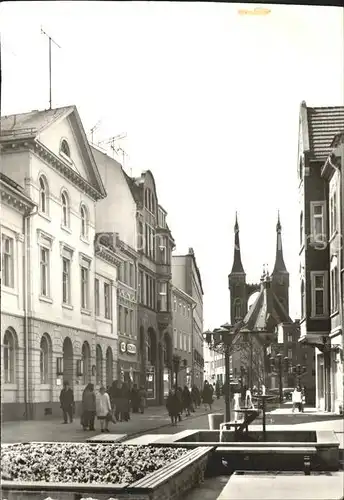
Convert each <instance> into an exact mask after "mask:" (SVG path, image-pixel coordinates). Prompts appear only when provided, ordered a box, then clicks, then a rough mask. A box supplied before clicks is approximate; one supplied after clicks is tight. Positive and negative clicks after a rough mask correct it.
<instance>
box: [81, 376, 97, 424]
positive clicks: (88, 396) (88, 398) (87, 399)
mask: <svg viewBox="0 0 344 500" xmlns="http://www.w3.org/2000/svg"><path fill="white" fill-rule="evenodd" d="M95 416H96V395H95V393H94V385H93V384H88V385H87V386H86V387H85V389H84V392H83V394H82V413H81V425H82V427H83V429H84V431H87V430H90V431H94V419H95Z"/></svg>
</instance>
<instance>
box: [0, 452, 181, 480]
mask: <svg viewBox="0 0 344 500" xmlns="http://www.w3.org/2000/svg"><path fill="white" fill-rule="evenodd" d="M186 453H187V450H186V449H185V448H165V447H163V448H160V447H159V448H158V447H150V446H125V445H112V444H89V443H25V444H15V445H11V446H6V447H5V448H2V449H1V465H2V473H1V475H2V479H4V480H9V481H13V482H15V483H20V482H31V483H34V482H45V483H65V484H66V483H79V484H107V483H110V484H127V485H130V484H132V483H135V482H136V481H138V480H139V479H141V478H143V477H145V476H146V475H147V474H150V473H152V472H155V471H157V470H159V469H161V468H162V467H164V466H165V465H167V464H169V463H171V462H173V461H174V460H176V459H178V458H180V457H182V456H183V455H185V454H186Z"/></svg>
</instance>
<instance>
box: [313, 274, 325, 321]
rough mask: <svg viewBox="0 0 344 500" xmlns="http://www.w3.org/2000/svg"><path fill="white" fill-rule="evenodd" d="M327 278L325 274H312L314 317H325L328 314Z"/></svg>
mask: <svg viewBox="0 0 344 500" xmlns="http://www.w3.org/2000/svg"><path fill="white" fill-rule="evenodd" d="M325 278H326V274H325V272H317V271H312V272H311V286H312V316H324V315H325V314H326V313H327V307H326V306H327V304H326V293H325V292H326V289H325V287H326V280H325Z"/></svg>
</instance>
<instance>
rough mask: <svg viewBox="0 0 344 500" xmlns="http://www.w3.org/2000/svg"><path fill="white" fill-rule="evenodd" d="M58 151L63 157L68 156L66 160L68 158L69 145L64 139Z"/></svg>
mask: <svg viewBox="0 0 344 500" xmlns="http://www.w3.org/2000/svg"><path fill="white" fill-rule="evenodd" d="M60 151H61V153H63V154H64V155H66V156H68V158H70V149H69V145H68V142H67V141H66V139H63V140H62V142H61V149H60Z"/></svg>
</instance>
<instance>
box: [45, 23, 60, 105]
mask: <svg viewBox="0 0 344 500" xmlns="http://www.w3.org/2000/svg"><path fill="white" fill-rule="evenodd" d="M41 35H45V36H47V37H48V40H49V109H51V107H52V101H51V42H54V44H55V45H56V46H57V47H58V48H59V49H60V48H61V47H60V45H59V44H58V43H56V42H55V40H53V39H52V38H51V36H50V35H48V33H46V32H45V31H44V30H43V28H42V26H41Z"/></svg>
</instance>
